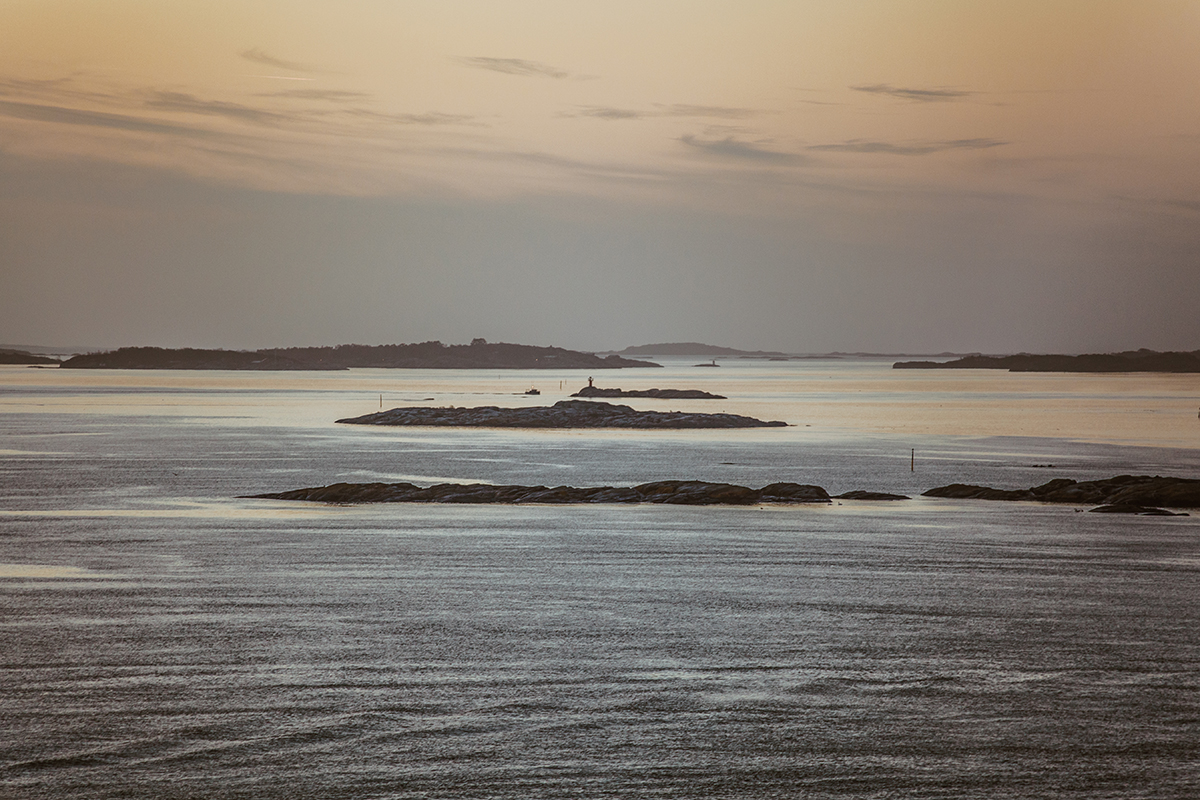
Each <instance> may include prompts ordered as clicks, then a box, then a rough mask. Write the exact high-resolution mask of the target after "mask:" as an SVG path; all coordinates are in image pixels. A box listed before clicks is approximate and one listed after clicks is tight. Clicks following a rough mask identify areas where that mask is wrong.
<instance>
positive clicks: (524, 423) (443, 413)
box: [338, 400, 787, 430]
mask: <svg viewBox="0 0 1200 800" xmlns="http://www.w3.org/2000/svg"><path fill="white" fill-rule="evenodd" d="M338 422H342V423H346V424H349V425H431V426H437V427H453V428H639V429H650V430H670V429H683V428H783V427H787V423H786V422H780V421H774V422H765V421H763V420H761V419H755V418H754V417H744V416H741V415H740V414H689V413H684V412H682V411H635V410H634V409H632V408H630V407H629V406H622V405H616V404H614V403H596V402H589V401H587V400H560V401H558V402H557V403H555V404H554V405H552V406H535V407H533V408H500V407H497V406H480V407H478V408H455V407H453V406H451V407H449V408H429V407H410V408H393V409H391V410H389V411H380V412H378V413H375V414H366V415H364V416H361V417H350V418H347V419H339V420H338Z"/></svg>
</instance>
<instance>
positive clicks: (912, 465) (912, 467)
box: [908, 447, 917, 472]
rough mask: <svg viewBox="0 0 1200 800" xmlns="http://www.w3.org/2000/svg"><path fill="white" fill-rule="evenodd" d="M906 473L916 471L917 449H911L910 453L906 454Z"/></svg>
mask: <svg viewBox="0 0 1200 800" xmlns="http://www.w3.org/2000/svg"><path fill="white" fill-rule="evenodd" d="M908 471H909V472H916V471H917V448H915V447H914V448H913V449H912V452H911V453H909V454H908Z"/></svg>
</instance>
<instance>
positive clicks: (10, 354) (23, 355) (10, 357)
mask: <svg viewBox="0 0 1200 800" xmlns="http://www.w3.org/2000/svg"><path fill="white" fill-rule="evenodd" d="M57 363H58V359H57V358H50V357H49V356H39V355H35V354H34V353H30V352H27V351H25V350H11V349H8V348H0V364H57Z"/></svg>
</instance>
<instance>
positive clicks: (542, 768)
mask: <svg viewBox="0 0 1200 800" xmlns="http://www.w3.org/2000/svg"><path fill="white" fill-rule="evenodd" d="M772 369H779V370H788V369H797V367H793V366H792V365H783V366H780V367H778V368H775V367H773V368H772ZM823 369H833V370H834V371H835V372H836V368H835V367H823ZM700 372H702V371H700ZM714 372H715V371H714ZM679 374H680V375H684V373H682V372H681V373H679ZM571 377H572V378H576V377H577V376H571ZM654 377H655V379H656V380H655V383H657V384H658V385H669V383H668V382H667V381H664V380H663V379H662V377H661V376H657V375H656V376H654ZM835 377H836V376H835ZM860 377H861V376H858V377H856V378H855V379H856V380H857V379H858V378H860ZM0 378H3V381H4V383H3V394H2V395H0V610H2V612H3V616H2V618H0V642H2V643H3V647H2V648H0V701H2V706H0V794H2V795H3V796H5V797H14V798H16V797H20V798H40V797H47V798H61V797H80V798H83V797H87V798H93V797H96V798H121V797H136V798H143V797H146V798H149V797H156V798H157V797H163V798H175V797H178V798H184V797H186V798H225V797H229V798H233V797H239V798H240V797H245V798H285V797H286V798H293V797H333V798H340V797H346V798H351V797H353V798H441V797H445V798H451V797H463V798H529V797H535V798H543V797H544V798H560V797H581V798H589V797H673V798H709V797H729V798H735V797H736V798H775V797H780V798H782V797H789V798H790V797H814V798H818V797H855V798H859V797H863V798H893V797H921V798H960V797H989V798H990V797H1021V798H1084V797H1086V798H1096V797H1113V798H1116V797H1122V798H1125V797H1147V798H1173V797H1179V798H1184V797H1195V796H1198V795H1200V694H1198V692H1200V625H1198V623H1200V609H1198V607H1197V598H1198V597H1200V591H1198V590H1200V517H1179V518H1141V517H1137V518H1130V517H1114V516H1109V515H1097V514H1087V513H1078V511H1077V510H1076V509H1074V508H1071V507H1066V506H1042V505H1038V504H995V503H979V502H966V501H947V500H933V499H928V498H919V497H916V495H917V494H918V493H919V491H921V490H922V489H924V488H929V487H930V486H934V485H940V484H942V483H948V482H951V481H953V480H966V481H969V482H978V483H990V484H993V485H1004V486H1028V485H1032V484H1034V483H1040V482H1043V481H1044V480H1048V479H1050V478H1052V477H1063V476H1066V477H1075V478H1081V479H1082V478H1089V477H1104V476H1108V475H1113V474H1119V473H1122V472H1135V473H1140V472H1150V473H1156V474H1176V475H1189V476H1196V475H1197V474H1198V473H1200V458H1198V452H1197V449H1196V448H1195V447H1192V446H1190V445H1189V446H1181V447H1164V446H1161V440H1155V441H1154V442H1150V443H1147V442H1141V443H1136V442H1135V443H1114V442H1090V443H1085V442H1080V441H1077V440H1071V439H1064V438H1055V437H1051V436H1023V435H1015V434H1016V433H1017V431H1014V435H1008V436H987V437H964V436H959V435H935V434H930V433H920V434H917V433H913V432H912V431H901V432H898V433H888V432H886V431H879V430H865V429H857V430H855V429H850V428H848V427H846V426H845V425H842V426H840V427H839V426H837V425H827V424H825V423H824V422H823V420H825V419H826V418H823V417H821V416H820V415H817V414H810V413H809V412H810V411H811V409H805V408H802V407H801V406H796V408H795V410H792V409H791V407H790V406H788V403H789V402H790V401H789V397H788V396H787V395H786V393H785V392H783V391H781V390H780V389H779V387H778V386H777V385H775V384H772V383H771V382H770V381H769V380H765V379H761V380H760V379H759V378H756V379H755V380H760V383H759V384H756V386H757V387H758V388H757V390H756V392H757V393H756V394H755V397H757V398H759V399H758V400H757V401H756V402H759V403H760V406H759V407H769V408H772V409H776V410H780V416H786V415H791V416H790V417H789V421H790V422H792V423H793V427H792V428H788V429H777V430H780V431H781V433H782V436H779V437H777V438H774V439H773V438H772V437H771V435H770V432H769V431H757V432H748V433H747V434H746V435H743V432H718V433H704V432H671V433H659V434H641V433H628V432H627V433H624V434H605V433H595V432H590V433H578V432H553V431H550V432H532V433H530V432H526V433H522V432H503V431H474V432H467V431H445V430H429V429H413V430H403V431H380V430H368V429H358V428H348V427H346V426H336V425H333V424H332V419H334V418H336V417H337V416H345V415H347V414H349V413H360V412H359V410H358V409H357V408H350V407H349V406H351V405H353V404H355V403H358V404H359V405H360V406H361V405H363V404H364V403H365V402H366V400H365V399H364V397H363V394H364V386H363V385H360V384H361V382H362V381H363V380H364V379H363V378H362V377H361V376H353V375H351V376H346V375H341V376H339V375H331V376H315V377H312V376H310V377H309V378H307V379H305V380H301V379H300V378H298V377H296V376H290V377H288V378H286V379H285V378H279V377H263V376H242V375H236V374H229V373H222V374H219V375H209V376H204V378H203V379H198V378H194V377H193V376H186V377H180V378H179V382H182V383H179V382H172V381H166V382H165V383H164V382H163V381H157V380H153V379H147V378H146V377H145V376H143V375H135V374H132V373H121V374H111V375H105V376H102V377H91V376H89V377H88V379H87V380H86V381H85V382H83V383H81V382H80V381H81V379H79V378H76V377H73V376H63V375H61V374H59V373H54V372H51V371H47V373H34V372H32V371H30V372H17V371H15V370H8V371H6V372H4V374H3V375H2V376H0ZM622 379H623V382H624V383H626V384H632V382H633V381H632V379H631V378H629V377H628V376H626V375H622ZM682 379H683V378H680V380H682ZM706 379H708V378H706ZM889 379H890V378H889ZM376 380H383V378H378V377H377V376H373V377H372V378H371V381H376ZM395 380H400V379H399V378H395ZM404 380H406V381H410V382H412V383H413V384H418V383H420V384H421V385H412V386H398V387H394V388H395V389H396V391H397V393H398V394H397V398H398V400H397V402H399V401H400V400H407V399H411V400H414V401H415V400H420V399H423V398H424V397H426V396H428V395H427V394H426V393H425V392H424V391H422V390H424V389H429V390H430V391H433V392H434V395H435V396H438V397H439V398H451V399H454V398H459V399H461V398H462V397H463V396H466V395H469V394H473V393H479V394H478V401H479V402H478V403H477V404H484V401H486V402H489V403H495V402H501V403H512V404H516V403H523V402H527V401H526V400H524V399H523V398H512V399H511V400H507V399H505V398H503V397H501V396H500V394H499V393H496V396H497V397H499V398H500V399H499V400H496V399H489V398H487V397H484V396H483V394H482V392H483V391H484V390H483V389H480V388H479V387H478V386H476V385H475V384H476V383H477V382H478V380H479V379H478V378H477V377H476V376H473V375H469V374H463V375H456V376H435V377H425V376H415V377H413V376H409V377H406V378H404ZM514 380H516V381H517V382H521V381H524V380H525V377H524V376H522V377H521V378H518V379H514ZM709 380H717V379H716V378H711V379H709ZM726 380H730V379H726ZM997 380H999V378H997ZM422 381H423V382H424V383H421V382H422ZM439 381H440V383H439ZM368 382H370V381H368ZM456 382H457V383H456ZM676 382H678V381H676ZM688 383H689V384H695V383H696V381H695V380H690V381H688ZM835 387H836V381H835ZM526 388H527V387H526ZM1094 388H1095V387H1090V388H1086V392H1085V391H1084V389H1081V394H1082V393H1086V395H1087V397H1088V398H1089V399H1088V402H1089V403H1093V404H1094V403H1100V404H1101V405H1103V404H1104V403H1105V402H1108V403H1111V405H1113V406H1114V407H1125V406H1128V405H1129V404H1130V403H1131V402H1132V401H1131V400H1130V398H1129V397H1128V396H1126V395H1121V394H1120V393H1117V394H1116V395H1114V396H1112V397H1111V398H1109V399H1106V398H1105V397H1098V395H1097V394H1096V392H1095V391H1094ZM409 390H411V391H409ZM993 390H994V387H993V389H989V391H993ZM929 391H932V390H929ZM1185 392H1186V387H1185V390H1184V393H1185ZM829 394H832V395H835V396H836V395H837V389H836V388H831V389H830V390H829ZM902 394H903V393H902ZM1177 394H1178V393H1177V392H1176V391H1175V390H1174V389H1172V390H1171V391H1167V392H1165V393H1164V394H1162V395H1161V397H1162V398H1165V399H1163V400H1162V404H1161V405H1155V402H1154V401H1151V400H1146V401H1145V402H1146V403H1149V405H1147V412H1146V413H1147V414H1150V413H1159V409H1160V408H1162V409H1166V408H1169V407H1172V405H1173V404H1174V403H1175V402H1176V400H1178V399H1179V398H1178V397H1177ZM400 395H403V397H400ZM923 396H924V397H925V398H926V399H928V400H930V401H932V400H935V399H940V398H937V397H935V395H934V394H925V395H923ZM1140 396H1141V395H1140ZM1155 396H1156V397H1158V396H1160V395H1155ZM554 399H556V398H554V397H550V398H547V399H546V400H545V401H553V400H554ZM905 399H908V400H911V399H912V398H911V397H908V396H907V395H906V396H905V397H901V398H900V399H899V400H898V402H903V401H905ZM976 399H978V398H976ZM827 400H828V398H825V397H822V398H821V402H823V403H824V402H827ZM835 400H836V397H835ZM858 400H859V398H856V397H854V396H852V395H850V394H849V393H847V394H845V395H844V396H843V398H842V401H841V402H842V404H843V405H844V406H849V405H853V404H854V403H855V402H856V401H858ZM455 402H458V401H457V400H455ZM980 402H982V401H980ZM1081 402H1082V401H1081ZM1138 402H1142V400H1138ZM972 403H975V400H972ZM410 404H411V403H410ZM460 404H461V402H460ZM976 405H978V404H976ZM647 407H652V406H647ZM727 409H728V410H730V411H732V412H734V413H744V412H745V411H747V410H750V411H753V409H754V405H753V403H747V404H744V405H736V401H731V405H729V406H727ZM339 410H340V412H344V413H334V412H335V411H339ZM367 410H369V409H367ZM718 410H723V409H718ZM839 413H842V412H839ZM1164 413H1165V412H1164ZM1194 413H1195V412H1194V411H1193V412H1192V414H1194ZM805 418H810V419H811V420H812V422H810V423H806V422H804V421H803V419H805ZM839 420H843V421H844V417H840V418H839ZM806 425H807V426H810V427H807V428H806ZM948 427H951V428H953V427H954V425H952V424H949V423H948ZM688 434H694V435H688ZM1163 438H1166V439H1168V440H1169V438H1170V434H1169V433H1168V434H1164V437H1163ZM1152 445H1153V446H1152ZM911 450H916V451H917V453H918V459H917V460H916V461H915V462H914V463H910V459H911V455H910V451H911ZM1050 464H1053V466H1052V467H1051V466H1048V465H1050ZM679 477H689V478H700V479H707V480H729V481H732V482H736V483H742V484H745V485H752V486H761V485H763V484H765V483H769V482H772V481H775V480H795V481H798V482H811V483H818V484H820V485H823V486H825V487H826V488H828V489H830V490H831V491H834V492H839V491H846V490H849V489H856V488H866V489H876V490H883V491H901V492H904V493H907V494H911V495H914V499H913V500H911V501H905V502H902V503H887V504H870V503H863V502H859V503H852V502H844V503H842V504H840V505H831V506H819V507H812V506H810V507H799V508H795V507H761V508H754V507H751V508H686V507H628V506H586V507H549V506H527V507H478V506H470V507H462V506H414V505H399V506H371V507H338V506H322V505H315V504H312V505H310V504H287V503H278V502H269V501H254V500H240V499H237V498H236V496H237V495H239V494H246V493H250V492H255V491H271V490H278V489H284V488H294V487H298V486H308V485H319V484H324V483H329V482H333V481H335V480H401V479H407V480H413V481H414V482H418V483H431V482H434V481H435V480H461V481H469V480H486V481H493V482H497V483H545V484H548V485H556V484H561V483H567V484H572V485H597V484H604V483H607V484H630V483H637V482H641V481H644V480H656V479H664V478H679Z"/></svg>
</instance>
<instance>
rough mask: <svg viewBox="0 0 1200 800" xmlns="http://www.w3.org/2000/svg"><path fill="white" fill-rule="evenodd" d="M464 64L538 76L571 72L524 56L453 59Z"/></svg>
mask: <svg viewBox="0 0 1200 800" xmlns="http://www.w3.org/2000/svg"><path fill="white" fill-rule="evenodd" d="M454 60H455V61H457V62H458V63H460V64H463V65H464V66H468V67H473V68H474V69H486V70H488V71H490V72H502V73H504V74H505V75H521V76H525V77H539V78H559V79H561V78H569V77H571V73H570V72H568V71H567V70H565V69H559V68H558V67H552V66H550V65H549V64H543V63H541V62H540V61H528V60H526V59H524V58H489V57H487V56H461V57H459V58H456V59H454Z"/></svg>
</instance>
